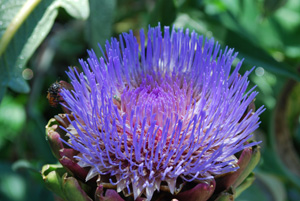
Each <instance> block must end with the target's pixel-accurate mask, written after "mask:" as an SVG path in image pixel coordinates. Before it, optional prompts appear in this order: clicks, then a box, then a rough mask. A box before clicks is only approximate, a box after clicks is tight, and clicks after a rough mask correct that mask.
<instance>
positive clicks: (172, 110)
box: [42, 25, 264, 201]
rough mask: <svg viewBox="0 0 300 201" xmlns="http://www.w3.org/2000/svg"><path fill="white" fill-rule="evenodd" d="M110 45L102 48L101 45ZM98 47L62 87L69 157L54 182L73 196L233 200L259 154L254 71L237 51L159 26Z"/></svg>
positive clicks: (62, 147)
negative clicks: (242, 70) (251, 77)
mask: <svg viewBox="0 0 300 201" xmlns="http://www.w3.org/2000/svg"><path fill="white" fill-rule="evenodd" d="M100 48H101V47H100ZM105 48H106V49H105V50H106V51H105V53H104V51H103V50H102V49H101V50H102V53H103V56H102V57H100V58H98V57H97V56H96V55H95V53H94V51H93V50H91V51H88V55H89V58H88V59H87V61H84V60H82V59H81V60H79V62H80V64H81V67H82V70H83V71H82V72H80V71H79V69H77V68H70V69H69V71H68V72H67V74H68V76H69V78H70V80H71V82H70V86H68V87H62V88H61V89H60V91H59V95H60V96H61V99H62V100H63V102H62V103H61V105H62V107H63V108H64V111H65V113H63V114H58V115H56V116H55V117H54V118H53V119H51V120H50V121H49V123H48V125H47V126H46V134H47V139H48V140H49V143H50V146H51V149H52V151H53V154H54V155H55V156H56V157H57V159H58V160H59V162H60V163H61V165H45V166H44V167H43V170H42V176H43V178H44V180H45V182H46V186H47V187H48V188H49V189H50V190H52V191H53V192H55V193H56V194H57V195H58V196H60V197H61V198H62V199H64V200H70V201H71V200H78V201H81V200H95V201H96V200H98V201H104V200H106V201H108V200H110V201H114V200H115V201H127V200H137V201H142V200H144V201H150V200H153V201H171V200H173V201H175V200H179V201H182V200H184V201H206V200H232V199H234V197H236V196H238V195H239V194H240V193H241V192H242V191H243V190H244V189H246V188H247V187H248V186H249V185H250V184H251V183H252V182H253V179H254V177H253V173H251V172H252V170H253V168H254V167H255V166H256V164H257V163H258V161H259V157H260V152H259V147H258V144H259V142H255V141H252V139H251V138H252V137H253V134H252V133H253V132H254V131H255V130H256V129H257V128H258V127H259V124H260V122H259V115H260V114H261V113H262V112H263V111H264V107H263V106H262V107H260V108H259V109H258V110H256V111H255V108H254V103H253V102H254V99H255V97H256V95H257V92H256V91H254V88H255V87H253V88H251V89H248V85H249V81H248V76H249V74H250V73H251V71H252V70H250V71H247V72H245V74H244V75H240V74H239V69H240V67H241V65H242V61H240V62H239V63H238V64H237V65H236V67H234V68H233V67H232V66H233V61H234V59H235V58H236V57H237V53H235V52H234V50H233V49H230V48H227V47H226V48H225V50H221V48H220V45H219V44H218V43H217V42H215V41H214V39H207V38H204V37H203V36H198V35H197V34H196V33H195V32H194V31H193V32H191V33H190V32H189V30H188V29H186V30H183V29H178V30H176V29H175V28H172V29H171V30H170V28H169V27H164V33H162V30H161V27H160V25H158V26H157V27H153V28H151V27H149V30H148V33H147V35H145V34H144V31H143V30H141V31H140V35H139V42H138V39H137V38H136V37H135V36H134V35H133V33H132V32H129V33H123V34H122V35H120V37H119V40H117V39H116V38H112V39H111V42H108V41H107V42H106V45H105Z"/></svg>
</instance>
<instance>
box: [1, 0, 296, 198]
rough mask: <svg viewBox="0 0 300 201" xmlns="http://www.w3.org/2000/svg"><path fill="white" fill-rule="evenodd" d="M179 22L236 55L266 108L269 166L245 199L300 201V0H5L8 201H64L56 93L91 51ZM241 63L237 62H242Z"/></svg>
mask: <svg viewBox="0 0 300 201" xmlns="http://www.w3.org/2000/svg"><path fill="white" fill-rule="evenodd" d="M158 22H160V23H161V25H163V26H164V25H170V26H172V25H175V27H184V28H189V29H190V30H195V31H196V32H197V33H199V34H202V35H205V36H207V37H209V38H210V37H214V38H215V39H216V40H218V41H219V42H220V43H221V45H222V46H223V48H225V47H226V46H229V47H233V48H235V50H236V51H238V52H239V56H238V59H243V58H244V59H245V61H244V64H243V66H242V69H241V73H242V72H243V71H246V70H249V69H250V68H252V67H253V66H256V69H255V70H254V71H253V73H252V74H251V76H250V79H251V82H252V85H257V88H256V89H257V90H258V91H259V92H260V93H259V95H258V96H257V99H256V106H257V107H260V106H261V105H265V107H266V111H265V112H264V113H263V114H262V115H261V122H262V123H261V126H260V129H258V130H257V131H256V134H255V135H256V138H257V140H262V141H263V142H262V144H261V149H262V159H261V161H260V164H259V165H258V167H257V168H256V170H255V172H256V177H257V179H256V181H255V182H254V184H253V185H252V186H251V187H250V188H249V189H247V190H246V191H245V192H243V193H242V195H241V196H240V197H239V198H238V199H237V200H239V201H242V200H244V201H246V200H249V201H252V200H260V201H285V200H290V201H299V200H300V83H299V81H300V1H299V0H196V1H192V0H157V1H155V0H126V1H125V0H90V1H88V0H47V1H39V0H13V1H11V0H0V85H1V86H0V100H1V105H0V200H3V201H4V200H5V201H23V200H30V201H35V200H49V201H50V200H54V199H55V198H54V196H53V194H52V193H51V192H49V191H48V190H47V189H45V187H44V185H43V181H42V178H41V176H40V173H39V171H40V169H41V167H42V165H44V164H46V163H56V160H55V159H54V157H53V156H52V153H51V151H50V148H49V146H48V144H47V142H46V140H45V134H44V133H45V125H46V123H47V121H48V120H49V119H50V118H51V117H53V116H54V115H55V114H57V113H60V112H61V110H60V109H56V108H51V107H50V106H49V104H48V102H47V99H46V95H47V89H48V87H49V86H50V85H51V84H52V83H53V82H55V81H58V80H67V79H68V78H67V77H66V74H65V71H66V70H68V69H67V68H68V66H77V65H78V60H77V59H78V58H86V56H87V53H86V49H89V48H94V49H95V51H96V52H97V53H98V55H99V56H100V55H101V54H100V51H99V48H98V45H97V43H98V42H99V43H100V44H101V45H104V44H105V41H106V39H110V37H111V36H116V37H118V35H119V34H120V33H121V32H127V31H128V30H130V29H132V30H133V31H134V33H137V31H138V30H139V29H140V28H145V29H146V28H147V27H148V25H149V24H150V25H152V26H155V25H157V24H158ZM238 59H237V60H238Z"/></svg>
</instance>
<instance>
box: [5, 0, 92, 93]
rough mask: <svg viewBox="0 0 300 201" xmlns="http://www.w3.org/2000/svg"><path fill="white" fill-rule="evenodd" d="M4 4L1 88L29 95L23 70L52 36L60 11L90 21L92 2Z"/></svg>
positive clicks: (67, 0) (63, 0)
mask: <svg viewBox="0 0 300 201" xmlns="http://www.w3.org/2000/svg"><path fill="white" fill-rule="evenodd" d="M1 4H2V5H1V9H0V17H2V18H1V19H2V21H1V24H2V25H3V26H1V29H0V35H1V39H0V71H1V74H0V80H1V81H0V85H1V88H6V87H10V88H11V89H13V90H14V91H16V92H23V93H27V92H29V86H28V84H27V82H26V81H25V80H24V79H23V77H22V76H21V72H22V68H23V67H24V66H25V65H26V63H27V61H28V59H29V58H30V57H31V56H32V54H33V53H34V51H35V50H36V48H37V47H38V46H39V45H40V43H41V42H42V41H43V39H44V38H45V37H46V36H47V34H48V33H49V31H50V29H51V27H52V25H53V23H54V20H55V18H56V16H57V14H58V11H59V8H64V9H65V10H66V11H67V12H68V13H69V14H70V15H71V16H73V17H75V18H77V19H86V18H87V17H88V15H89V8H88V0H80V1H71V0H49V1H40V0H34V1H30V0H27V1H24V0H16V1H9V0H4V1H2V2H1ZM2 91H3V90H2ZM1 94H3V93H2V92H1ZM0 98H1V97H0Z"/></svg>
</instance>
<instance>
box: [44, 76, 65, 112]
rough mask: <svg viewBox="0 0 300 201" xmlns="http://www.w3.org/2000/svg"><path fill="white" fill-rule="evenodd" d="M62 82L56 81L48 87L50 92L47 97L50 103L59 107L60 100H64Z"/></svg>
mask: <svg viewBox="0 0 300 201" xmlns="http://www.w3.org/2000/svg"><path fill="white" fill-rule="evenodd" d="M61 87H62V86H61V84H60V82H54V83H53V84H52V85H51V86H50V87H49V88H48V91H47V92H48V94H47V99H48V101H49V104H50V105H51V106H52V107H57V106H58V104H59V103H60V102H62V101H63V99H62V97H61V96H60V94H59V93H60V90H61Z"/></svg>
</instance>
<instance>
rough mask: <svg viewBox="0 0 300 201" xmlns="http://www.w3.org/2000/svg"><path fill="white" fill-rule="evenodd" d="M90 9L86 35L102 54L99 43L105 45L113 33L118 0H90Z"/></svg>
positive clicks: (98, 53)
mask: <svg viewBox="0 0 300 201" xmlns="http://www.w3.org/2000/svg"><path fill="white" fill-rule="evenodd" d="M90 9H91V13H90V16H89V18H88V20H87V24H86V25H87V27H86V33H85V37H86V40H87V42H88V44H89V45H90V47H91V48H93V50H94V51H95V52H96V54H97V55H100V49H99V47H98V43H99V44H100V45H102V46H103V45H104V44H105V41H106V40H107V39H109V38H110V36H111V34H112V24H113V22H114V20H113V19H114V11H115V9H116V0H102V1H98V0H90Z"/></svg>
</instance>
